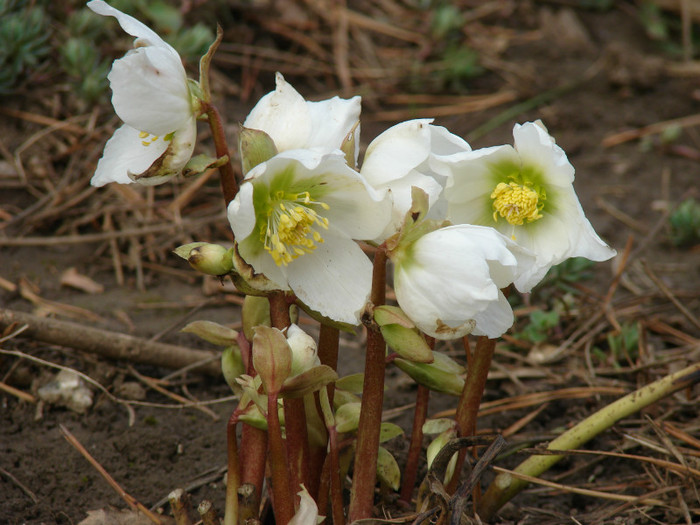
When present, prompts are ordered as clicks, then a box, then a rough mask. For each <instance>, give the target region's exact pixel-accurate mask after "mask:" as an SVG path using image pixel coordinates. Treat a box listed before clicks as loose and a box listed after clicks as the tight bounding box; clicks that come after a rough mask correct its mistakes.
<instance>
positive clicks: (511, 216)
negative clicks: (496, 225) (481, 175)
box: [491, 182, 545, 226]
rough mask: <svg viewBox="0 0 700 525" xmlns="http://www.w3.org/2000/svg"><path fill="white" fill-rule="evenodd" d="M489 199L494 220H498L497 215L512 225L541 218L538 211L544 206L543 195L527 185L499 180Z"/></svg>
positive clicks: (519, 224)
mask: <svg viewBox="0 0 700 525" xmlns="http://www.w3.org/2000/svg"><path fill="white" fill-rule="evenodd" d="M491 199H493V209H494V212H493V220H494V222H498V216H499V215H500V216H501V217H502V218H504V219H505V220H506V221H508V223H509V224H511V225H513V226H521V225H522V224H523V223H524V222H525V221H527V222H533V221H536V220H537V219H541V218H542V214H541V213H540V211H541V210H542V208H543V207H544V199H545V197H544V195H543V194H541V193H540V192H537V191H535V190H533V189H532V188H530V187H529V186H527V185H523V184H518V183H517V182H509V183H507V184H506V183H505V182H499V183H498V185H497V186H496V189H494V190H493V193H491Z"/></svg>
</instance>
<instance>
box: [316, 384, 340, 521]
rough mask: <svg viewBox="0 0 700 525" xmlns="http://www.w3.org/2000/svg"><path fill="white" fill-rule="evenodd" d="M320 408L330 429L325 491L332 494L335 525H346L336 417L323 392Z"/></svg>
mask: <svg viewBox="0 0 700 525" xmlns="http://www.w3.org/2000/svg"><path fill="white" fill-rule="evenodd" d="M318 397H319V407H320V409H321V413H322V414H323V420H324V421H325V423H326V428H327V429H328V455H327V456H326V462H325V465H324V475H325V476H326V485H325V487H324V488H325V489H326V490H327V491H328V493H329V494H330V502H331V517H332V518H333V525H344V524H345V513H344V512H343V482H342V477H341V476H342V474H341V470H340V459H339V454H340V451H339V448H338V432H337V431H336V429H335V417H334V416H333V409H332V408H331V400H330V397H329V395H328V392H327V391H325V390H321V391H320V392H319V396H318ZM327 500H328V498H327V497H326V495H325V494H324V497H323V501H326V502H327Z"/></svg>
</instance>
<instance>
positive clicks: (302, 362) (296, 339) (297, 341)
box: [286, 324, 321, 377]
mask: <svg viewBox="0 0 700 525" xmlns="http://www.w3.org/2000/svg"><path fill="white" fill-rule="evenodd" d="M286 337H287V344H289V348H290V349H291V351H292V372H291V374H290V377H293V376H296V375H299V374H301V373H304V372H306V371H307V370H311V369H312V368H313V367H315V366H319V365H320V364H321V360H320V359H319V357H318V350H317V347H316V341H315V340H314V338H313V337H311V336H310V335H309V334H307V333H306V332H304V330H302V329H301V328H299V326H298V325H296V324H291V325H289V327H288V328H287V332H286Z"/></svg>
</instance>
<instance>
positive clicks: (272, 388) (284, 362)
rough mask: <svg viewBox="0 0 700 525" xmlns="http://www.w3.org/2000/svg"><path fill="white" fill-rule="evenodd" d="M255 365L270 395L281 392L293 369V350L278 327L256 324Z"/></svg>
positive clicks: (254, 340)
mask: <svg viewBox="0 0 700 525" xmlns="http://www.w3.org/2000/svg"><path fill="white" fill-rule="evenodd" d="M253 367H254V368H255V370H256V372H257V373H258V375H259V376H260V379H261V380H262V383H263V387H264V388H265V392H266V393H267V394H268V395H276V394H279V392H280V390H281V389H282V385H283V384H284V380H285V379H287V378H288V377H289V374H290V373H291V371H292V351H291V349H290V348H289V345H288V344H287V339H286V338H285V337H284V334H282V332H280V331H279V330H278V329H277V328H270V327H268V326H256V327H255V335H253Z"/></svg>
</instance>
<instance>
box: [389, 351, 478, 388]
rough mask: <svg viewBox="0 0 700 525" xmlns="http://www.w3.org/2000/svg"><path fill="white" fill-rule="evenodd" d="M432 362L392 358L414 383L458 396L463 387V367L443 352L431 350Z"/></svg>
mask: <svg viewBox="0 0 700 525" xmlns="http://www.w3.org/2000/svg"><path fill="white" fill-rule="evenodd" d="M433 358H434V361H433V362H432V363H415V362H413V361H409V360H407V359H401V358H399V359H394V364H395V365H396V366H398V367H399V368H400V369H401V370H403V371H404V372H406V373H407V374H408V375H409V376H410V377H411V378H412V379H413V380H414V381H415V382H416V383H418V384H419V385H423V386H425V387H427V388H429V389H430V390H434V391H436V392H443V393H445V394H452V395H454V396H459V395H460V394H461V393H462V389H463V388H464V378H462V377H461V374H463V373H464V368H463V367H462V366H460V365H459V364H458V363H457V362H456V361H454V360H452V359H450V358H449V357H448V356H446V355H445V354H441V353H439V352H433Z"/></svg>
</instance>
